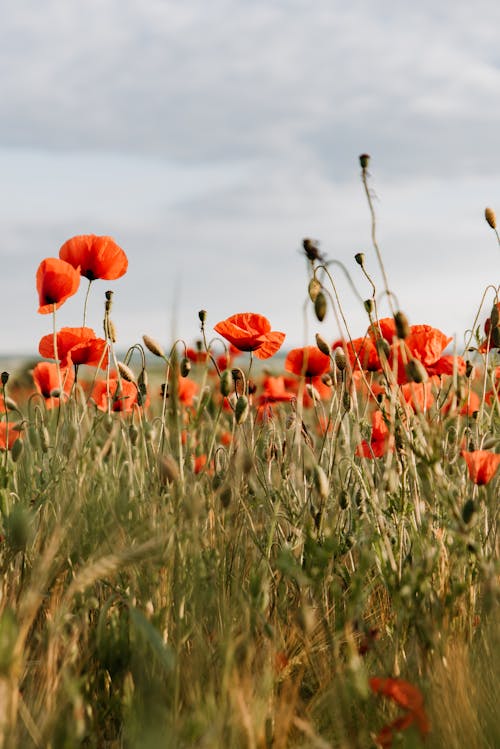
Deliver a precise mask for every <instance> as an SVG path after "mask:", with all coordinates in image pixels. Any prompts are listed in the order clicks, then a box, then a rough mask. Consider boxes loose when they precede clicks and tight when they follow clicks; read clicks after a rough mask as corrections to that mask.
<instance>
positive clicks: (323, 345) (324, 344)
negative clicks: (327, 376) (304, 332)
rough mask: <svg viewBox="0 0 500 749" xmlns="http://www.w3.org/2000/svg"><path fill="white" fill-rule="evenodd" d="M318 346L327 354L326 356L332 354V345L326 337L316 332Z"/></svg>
mask: <svg viewBox="0 0 500 749" xmlns="http://www.w3.org/2000/svg"><path fill="white" fill-rule="evenodd" d="M316 346H317V347H318V348H319V350H320V351H321V353H322V354H325V356H330V354H331V353H332V351H331V349H330V346H329V345H328V343H327V342H326V341H325V339H324V338H322V337H321V336H320V334H319V333H316Z"/></svg>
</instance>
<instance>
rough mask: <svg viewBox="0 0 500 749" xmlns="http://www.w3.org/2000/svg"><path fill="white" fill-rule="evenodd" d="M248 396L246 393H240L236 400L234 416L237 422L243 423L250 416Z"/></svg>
mask: <svg viewBox="0 0 500 749" xmlns="http://www.w3.org/2000/svg"><path fill="white" fill-rule="evenodd" d="M248 411H249V407H248V398H247V397H246V395H240V397H239V398H238V400H237V401H236V407H235V409H234V416H235V419H236V423H237V424H243V422H245V421H246V419H247V417H248Z"/></svg>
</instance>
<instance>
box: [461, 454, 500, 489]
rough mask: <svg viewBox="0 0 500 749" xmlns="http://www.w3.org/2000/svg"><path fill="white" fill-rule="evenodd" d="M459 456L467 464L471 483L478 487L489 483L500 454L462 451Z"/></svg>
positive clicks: (496, 467) (495, 470)
mask: <svg viewBox="0 0 500 749" xmlns="http://www.w3.org/2000/svg"><path fill="white" fill-rule="evenodd" d="M461 455H462V457H463V458H465V462H466V463H467V468H468V469H469V476H470V479H471V481H473V482H474V483H475V484H479V485H480V486H482V485H484V484H487V483H488V482H489V481H491V479H492V478H493V476H494V475H495V473H496V472H497V469H498V466H499V465H500V453H499V454H497V453H491V452H490V451H489V450H473V451H471V452H467V450H462V452H461Z"/></svg>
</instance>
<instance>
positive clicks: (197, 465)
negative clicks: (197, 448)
mask: <svg viewBox="0 0 500 749" xmlns="http://www.w3.org/2000/svg"><path fill="white" fill-rule="evenodd" d="M206 464H207V456H206V455H196V456H195V458H194V461H193V471H194V473H201V471H202V470H203V469H204V468H205V466H206Z"/></svg>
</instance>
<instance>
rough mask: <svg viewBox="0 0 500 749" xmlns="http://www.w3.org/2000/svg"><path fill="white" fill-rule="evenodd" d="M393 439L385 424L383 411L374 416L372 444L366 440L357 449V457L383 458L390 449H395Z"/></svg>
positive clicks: (375, 412)
mask: <svg viewBox="0 0 500 749" xmlns="http://www.w3.org/2000/svg"><path fill="white" fill-rule="evenodd" d="M393 441H394V440H393V437H392V435H391V433H390V430H389V427H388V426H387V424H386V423H385V420H384V417H383V415H382V411H374V412H373V414H372V435H371V439H370V442H369V443H368V442H367V441H366V440H363V442H362V443H361V444H360V445H358V447H357V448H356V455H357V456H358V457H363V458H381V457H383V456H384V455H385V454H386V453H387V451H388V450H389V449H391V450H392V449H393Z"/></svg>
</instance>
